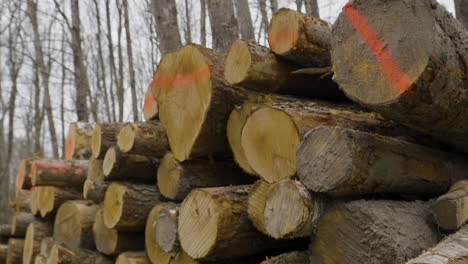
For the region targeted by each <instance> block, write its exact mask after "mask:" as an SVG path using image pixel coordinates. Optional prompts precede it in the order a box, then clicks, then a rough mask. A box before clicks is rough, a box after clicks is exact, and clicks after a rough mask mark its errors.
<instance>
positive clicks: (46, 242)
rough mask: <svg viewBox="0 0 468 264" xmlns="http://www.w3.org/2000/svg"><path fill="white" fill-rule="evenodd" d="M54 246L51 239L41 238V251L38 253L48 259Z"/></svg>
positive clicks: (53, 241)
mask: <svg viewBox="0 0 468 264" xmlns="http://www.w3.org/2000/svg"><path fill="white" fill-rule="evenodd" d="M54 245H55V240H54V238H53V237H46V238H43V239H42V241H41V249H40V251H39V252H40V255H42V256H44V257H46V258H47V257H49V256H50V252H51V251H52V248H53V247H54Z"/></svg>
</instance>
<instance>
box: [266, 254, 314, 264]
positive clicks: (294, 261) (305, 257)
mask: <svg viewBox="0 0 468 264" xmlns="http://www.w3.org/2000/svg"><path fill="white" fill-rule="evenodd" d="M260 264H309V253H308V252H306V251H293V252H288V253H284V254H281V255H279V256H276V257H273V258H270V259H267V260H265V261H262V263H260Z"/></svg>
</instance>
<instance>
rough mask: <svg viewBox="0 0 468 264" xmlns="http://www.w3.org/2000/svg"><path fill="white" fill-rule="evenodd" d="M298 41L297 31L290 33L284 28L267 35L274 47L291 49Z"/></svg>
mask: <svg viewBox="0 0 468 264" xmlns="http://www.w3.org/2000/svg"><path fill="white" fill-rule="evenodd" d="M298 39H299V33H298V32H297V31H294V32H291V30H290V29H289V28H287V27H286V26H285V27H284V28H282V29H281V30H279V31H277V32H274V33H271V34H268V40H269V42H270V43H272V44H274V45H275V46H276V47H285V46H286V47H288V46H289V48H292V47H291V44H293V43H296V41H297V40H298Z"/></svg>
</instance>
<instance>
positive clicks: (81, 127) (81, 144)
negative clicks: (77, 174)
mask: <svg viewBox="0 0 468 264" xmlns="http://www.w3.org/2000/svg"><path fill="white" fill-rule="evenodd" d="M93 130H94V124H92V123H84V122H73V123H71V124H70V127H69V129H68V135H67V141H66V142H65V150H64V158H63V159H64V160H72V159H88V158H89V157H91V136H92V135H93Z"/></svg>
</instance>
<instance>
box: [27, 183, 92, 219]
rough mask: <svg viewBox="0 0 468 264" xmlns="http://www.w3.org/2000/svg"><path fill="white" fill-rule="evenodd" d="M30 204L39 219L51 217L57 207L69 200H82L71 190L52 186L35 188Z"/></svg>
mask: <svg viewBox="0 0 468 264" xmlns="http://www.w3.org/2000/svg"><path fill="white" fill-rule="evenodd" d="M34 193H35V194H36V193H37V195H35V196H33V200H32V203H34V206H33V207H34V208H37V212H38V213H40V215H41V217H43V218H44V217H46V216H48V215H53V214H55V213H56V212H57V210H58V209H59V207H60V206H61V205H62V204H64V203H65V202H67V201H69V200H81V199H83V196H82V193H81V192H79V191H76V190H72V189H65V188H64V189H62V188H57V187H52V186H41V187H37V188H36V189H35V191H34Z"/></svg>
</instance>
